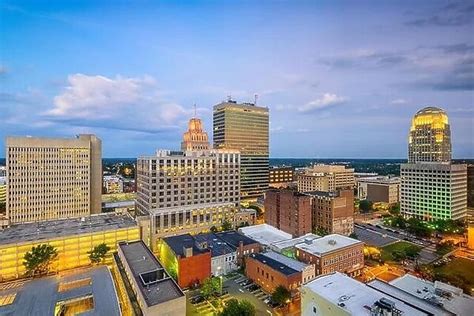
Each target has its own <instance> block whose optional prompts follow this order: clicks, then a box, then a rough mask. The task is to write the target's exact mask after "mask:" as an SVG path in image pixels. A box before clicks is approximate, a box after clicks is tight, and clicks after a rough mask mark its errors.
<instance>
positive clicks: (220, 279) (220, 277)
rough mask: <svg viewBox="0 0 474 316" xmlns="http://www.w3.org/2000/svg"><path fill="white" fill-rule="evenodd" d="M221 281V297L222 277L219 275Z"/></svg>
mask: <svg viewBox="0 0 474 316" xmlns="http://www.w3.org/2000/svg"><path fill="white" fill-rule="evenodd" d="M219 279H220V280H221V282H220V283H221V296H222V275H219Z"/></svg>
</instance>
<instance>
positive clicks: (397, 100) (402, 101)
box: [390, 99, 408, 104]
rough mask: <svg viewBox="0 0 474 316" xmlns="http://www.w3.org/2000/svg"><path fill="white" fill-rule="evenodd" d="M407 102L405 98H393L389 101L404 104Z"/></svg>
mask: <svg viewBox="0 0 474 316" xmlns="http://www.w3.org/2000/svg"><path fill="white" fill-rule="evenodd" d="M407 102H408V101H407V100H405V99H395V100H393V101H392V102H390V103H392V104H406V103H407Z"/></svg>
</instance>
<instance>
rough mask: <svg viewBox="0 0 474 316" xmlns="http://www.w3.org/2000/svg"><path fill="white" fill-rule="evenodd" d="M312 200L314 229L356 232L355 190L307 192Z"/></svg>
mask: <svg viewBox="0 0 474 316" xmlns="http://www.w3.org/2000/svg"><path fill="white" fill-rule="evenodd" d="M306 194H307V195H308V196H311V198H312V201H311V204H312V219H313V229H314V230H322V231H325V232H327V233H328V234H341V235H346V236H348V235H350V234H352V233H353V232H354V191H353V190H340V191H336V192H323V191H315V192H307V193H306Z"/></svg>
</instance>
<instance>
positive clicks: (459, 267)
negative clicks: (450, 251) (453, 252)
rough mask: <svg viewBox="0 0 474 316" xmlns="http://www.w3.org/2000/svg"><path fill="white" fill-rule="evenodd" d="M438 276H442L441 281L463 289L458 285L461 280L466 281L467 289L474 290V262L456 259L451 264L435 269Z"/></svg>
mask: <svg viewBox="0 0 474 316" xmlns="http://www.w3.org/2000/svg"><path fill="white" fill-rule="evenodd" d="M434 271H435V273H436V274H439V275H440V276H442V278H441V279H442V280H441V281H448V282H450V283H452V284H454V285H456V286H459V287H462V286H461V284H458V282H459V279H463V280H465V282H466V283H467V284H465V286H464V287H465V288H467V289H472V288H474V261H472V260H469V259H464V258H454V259H453V260H452V261H451V262H449V263H447V264H445V265H443V266H440V267H434Z"/></svg>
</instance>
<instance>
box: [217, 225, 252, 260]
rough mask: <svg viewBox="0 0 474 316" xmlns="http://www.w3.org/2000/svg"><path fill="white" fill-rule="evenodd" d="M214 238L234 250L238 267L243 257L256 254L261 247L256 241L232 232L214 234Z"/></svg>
mask: <svg viewBox="0 0 474 316" xmlns="http://www.w3.org/2000/svg"><path fill="white" fill-rule="evenodd" d="M216 236H217V238H219V239H220V240H222V241H224V242H225V243H227V244H228V245H229V246H231V247H232V248H233V249H235V251H236V253H237V264H239V265H241V264H242V262H243V258H244V256H248V255H250V254H252V253H258V252H260V250H261V245H260V244H259V243H258V242H257V241H255V240H253V239H252V238H249V237H247V236H244V235H242V234H240V233H238V232H236V231H233V230H231V231H226V232H220V233H216Z"/></svg>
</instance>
